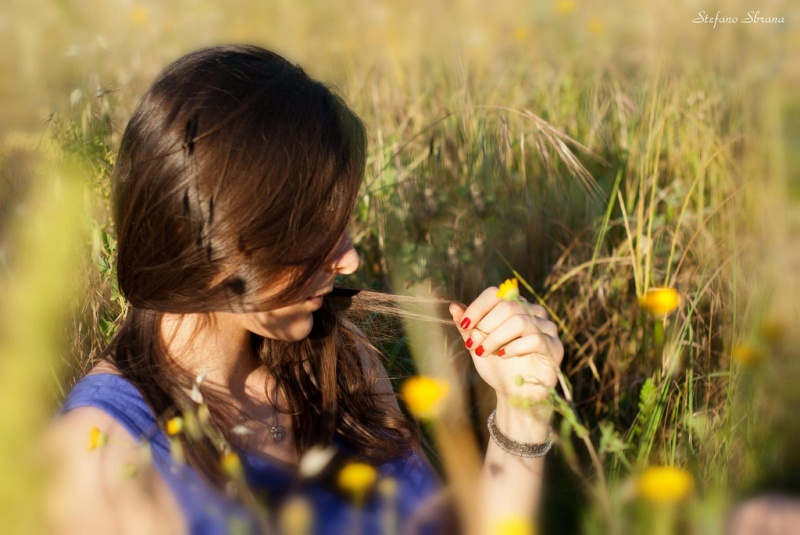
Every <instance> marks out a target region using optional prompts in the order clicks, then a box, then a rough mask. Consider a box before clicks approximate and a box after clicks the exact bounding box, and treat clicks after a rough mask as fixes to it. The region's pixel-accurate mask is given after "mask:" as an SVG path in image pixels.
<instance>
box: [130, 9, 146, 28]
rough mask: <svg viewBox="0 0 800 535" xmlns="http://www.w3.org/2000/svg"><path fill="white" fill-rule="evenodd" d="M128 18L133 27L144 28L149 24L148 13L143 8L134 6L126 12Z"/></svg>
mask: <svg viewBox="0 0 800 535" xmlns="http://www.w3.org/2000/svg"><path fill="white" fill-rule="evenodd" d="M128 16H129V17H130V19H131V22H132V23H133V24H134V25H135V26H144V25H145V24H147V23H148V22H150V11H149V10H148V9H147V8H146V7H144V6H139V5H134V6H133V7H131V9H130V11H129V12H128Z"/></svg>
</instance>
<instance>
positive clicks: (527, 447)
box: [486, 410, 553, 457]
mask: <svg viewBox="0 0 800 535" xmlns="http://www.w3.org/2000/svg"><path fill="white" fill-rule="evenodd" d="M496 412H497V410H493V411H492V414H490V415H489V419H488V420H486V425H487V427H488V428H489V435H491V437H492V440H494V443H495V444H497V446H498V447H499V448H500V449H501V450H503V451H505V452H506V453H510V454H512V455H517V456H518V457H544V456H545V455H547V452H548V451H550V448H552V447H553V427H552V426H551V427H550V428H549V430H548V435H547V440H546V441H545V442H539V443H536V444H528V443H526V442H517V441H516V440H512V439H510V438H508V437H507V436H505V435H504V434H503V433H502V431H500V429H499V428H498V427H497V423H496V422H495V419H494V416H495V413H496Z"/></svg>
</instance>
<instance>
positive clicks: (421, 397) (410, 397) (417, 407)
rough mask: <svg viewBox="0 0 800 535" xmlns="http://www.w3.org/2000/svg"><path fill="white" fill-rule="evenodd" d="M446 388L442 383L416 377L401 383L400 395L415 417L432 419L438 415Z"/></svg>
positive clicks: (446, 385)
mask: <svg viewBox="0 0 800 535" xmlns="http://www.w3.org/2000/svg"><path fill="white" fill-rule="evenodd" d="M448 388H449V386H448V384H447V383H446V382H444V381H439V380H437V379H433V378H431V377H425V376H417V377H412V378H410V379H407V380H406V381H405V382H404V383H403V386H402V387H401V390H400V395H401V396H402V398H403V400H404V401H405V403H406V406H407V407H408V409H409V410H410V411H411V412H412V413H413V414H414V415H415V416H416V417H418V418H433V417H434V416H437V415H438V414H439V412H440V410H441V407H442V400H443V399H444V398H445V396H446V395H447V390H448Z"/></svg>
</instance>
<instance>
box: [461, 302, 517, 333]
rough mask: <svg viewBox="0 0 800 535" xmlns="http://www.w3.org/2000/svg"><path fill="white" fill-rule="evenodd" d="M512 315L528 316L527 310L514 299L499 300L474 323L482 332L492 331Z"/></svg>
mask: <svg viewBox="0 0 800 535" xmlns="http://www.w3.org/2000/svg"><path fill="white" fill-rule="evenodd" d="M514 316H525V317H528V310H526V308H525V307H524V306H523V305H522V304H521V303H517V302H514V301H500V302H498V303H496V304H495V305H494V307H492V309H491V310H490V311H489V312H488V313H487V314H486V315H485V316H484V317H483V318H482V319H481V320H480V321H479V322H478V323H477V324H476V325H475V327H474V328H475V329H478V330H480V331H482V332H484V333H492V332H494V331H495V330H497V329H498V328H499V327H500V326H501V325H503V324H504V323H505V322H506V321H508V320H509V319H511V318H513V317H514Z"/></svg>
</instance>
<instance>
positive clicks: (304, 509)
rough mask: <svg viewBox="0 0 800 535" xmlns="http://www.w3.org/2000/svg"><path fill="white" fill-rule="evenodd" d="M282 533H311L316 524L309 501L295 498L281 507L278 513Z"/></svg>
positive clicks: (288, 534) (289, 534) (290, 534)
mask: <svg viewBox="0 0 800 535" xmlns="http://www.w3.org/2000/svg"><path fill="white" fill-rule="evenodd" d="M278 518H279V522H280V525H281V530H280V532H281V533H286V534H287V535H292V534H295V533H311V528H312V526H313V524H314V509H313V508H312V507H311V504H309V503H308V500H306V499H305V498H303V497H301V496H294V497H292V498H290V499H289V500H288V501H287V502H286V503H284V504H283V506H281V508H280V510H279V511H278Z"/></svg>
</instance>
